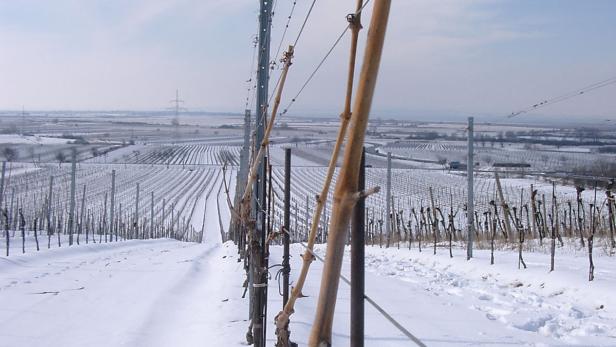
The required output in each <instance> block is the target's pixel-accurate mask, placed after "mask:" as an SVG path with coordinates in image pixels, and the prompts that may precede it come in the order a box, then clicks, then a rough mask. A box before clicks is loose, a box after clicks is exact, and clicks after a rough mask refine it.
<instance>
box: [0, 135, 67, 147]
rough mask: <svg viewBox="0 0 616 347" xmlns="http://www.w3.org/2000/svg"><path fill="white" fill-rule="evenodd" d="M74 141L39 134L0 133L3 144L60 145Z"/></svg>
mask: <svg viewBox="0 0 616 347" xmlns="http://www.w3.org/2000/svg"><path fill="white" fill-rule="evenodd" d="M71 142H73V140H72V139H63V138H57V137H44V136H38V135H34V136H32V135H18V134H2V135H0V143H1V144H37V145H58V144H67V143H71Z"/></svg>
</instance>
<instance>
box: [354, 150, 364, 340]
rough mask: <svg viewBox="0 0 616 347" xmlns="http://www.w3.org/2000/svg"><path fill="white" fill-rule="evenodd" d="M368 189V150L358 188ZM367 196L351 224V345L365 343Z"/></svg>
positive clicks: (362, 160) (356, 208)
mask: <svg viewBox="0 0 616 347" xmlns="http://www.w3.org/2000/svg"><path fill="white" fill-rule="evenodd" d="M364 189H366V150H365V148H364V151H363V153H362V156H361V165H360V167H359V180H358V182H357V190H358V191H359V192H362V191H363V190H364ZM365 200H366V199H365V198H360V199H359V200H357V204H356V205H355V208H354V209H353V220H352V224H351V346H354V347H363V345H364V285H365V277H364V276H365V273H364V271H365V266H364V253H365V250H364V246H365V236H366V235H365V224H364V223H365V210H366V202H365Z"/></svg>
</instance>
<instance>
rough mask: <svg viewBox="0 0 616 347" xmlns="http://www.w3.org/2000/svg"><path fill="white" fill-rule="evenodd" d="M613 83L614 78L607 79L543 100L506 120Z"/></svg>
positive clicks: (510, 115) (615, 79) (513, 113)
mask: <svg viewBox="0 0 616 347" xmlns="http://www.w3.org/2000/svg"><path fill="white" fill-rule="evenodd" d="M615 83H616V77H611V78H608V79H606V80H603V81H600V82H596V83H593V84H591V85H588V86H586V87H584V88H580V89H576V90H574V91H571V92H569V93H566V94H562V95H560V96H557V97H554V98H551V99H546V100H543V101H541V102H538V103H536V104H533V105H532V106H529V107H527V108H524V109H521V110H519V111H516V112H512V113H511V114H509V115H508V116H507V118H513V117H516V116H519V115H521V114H523V113H528V112H531V111H534V110H537V109H540V108H543V107H545V106H548V105H552V104H556V103H559V102H562V101H565V100H569V99H571V98H574V97H576V96H580V95H583V94H586V93H589V92H591V91H593V90H596V89H599V88H603V87H606V86H609V85H611V84H615Z"/></svg>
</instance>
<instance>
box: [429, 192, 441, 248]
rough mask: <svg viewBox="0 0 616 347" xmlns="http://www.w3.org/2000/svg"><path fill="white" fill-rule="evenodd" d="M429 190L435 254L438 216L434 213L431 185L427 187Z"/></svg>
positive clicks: (437, 238) (437, 237)
mask: <svg viewBox="0 0 616 347" xmlns="http://www.w3.org/2000/svg"><path fill="white" fill-rule="evenodd" d="M429 192H430V209H431V212H432V223H430V224H431V226H432V234H433V236H434V254H436V242H437V241H438V240H439V235H438V219H437V218H438V217H437V215H436V206H435V204H434V192H433V191H432V187H429Z"/></svg>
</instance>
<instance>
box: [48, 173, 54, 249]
mask: <svg viewBox="0 0 616 347" xmlns="http://www.w3.org/2000/svg"><path fill="white" fill-rule="evenodd" d="M52 195H53V176H49V194H48V195H47V248H51V234H52V233H53V224H52V221H51V205H52V204H53V202H52V201H53V200H52Z"/></svg>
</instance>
